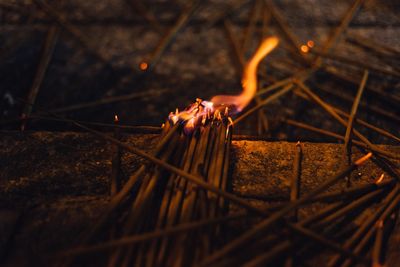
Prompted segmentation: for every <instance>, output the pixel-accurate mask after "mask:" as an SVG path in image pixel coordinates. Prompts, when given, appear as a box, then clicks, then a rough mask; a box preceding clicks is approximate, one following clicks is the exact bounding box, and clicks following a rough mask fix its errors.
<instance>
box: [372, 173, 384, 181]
mask: <svg viewBox="0 0 400 267" xmlns="http://www.w3.org/2000/svg"><path fill="white" fill-rule="evenodd" d="M384 178H385V174H383V173H382V174H381V176H380V177H379V178H378V179H376V180H375V182H374V183H375V184H380V183H382V181H383V179H384Z"/></svg>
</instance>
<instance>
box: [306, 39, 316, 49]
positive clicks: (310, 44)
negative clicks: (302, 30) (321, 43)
mask: <svg viewBox="0 0 400 267" xmlns="http://www.w3.org/2000/svg"><path fill="white" fill-rule="evenodd" d="M314 45H315V43H314V41H313V40H308V41H307V46H308V47H309V48H313V47H314Z"/></svg>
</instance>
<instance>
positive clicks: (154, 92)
mask: <svg viewBox="0 0 400 267" xmlns="http://www.w3.org/2000/svg"><path fill="white" fill-rule="evenodd" d="M167 91H168V90H167V89H161V90H148V91H142V92H135V93H131V94H127V95H119V96H111V97H106V98H102V99H99V100H96V101H92V102H86V103H80V104H74V105H71V106H67V107H61V108H56V109H53V110H51V112H53V113H61V112H70V111H76V110H80V109H85V108H92V107H97V106H101V105H106V104H111V103H116V102H122V101H129V100H132V99H136V98H141V97H146V96H158V95H161V94H164V93H166V92H167Z"/></svg>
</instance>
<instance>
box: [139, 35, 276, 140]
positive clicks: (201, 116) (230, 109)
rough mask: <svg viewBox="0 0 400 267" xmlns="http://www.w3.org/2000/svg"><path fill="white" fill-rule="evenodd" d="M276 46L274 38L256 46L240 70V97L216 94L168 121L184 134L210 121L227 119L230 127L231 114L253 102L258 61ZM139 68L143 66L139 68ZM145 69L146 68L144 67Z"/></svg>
mask: <svg viewBox="0 0 400 267" xmlns="http://www.w3.org/2000/svg"><path fill="white" fill-rule="evenodd" d="M278 43H279V40H278V38H277V37H270V38H267V39H265V40H264V41H263V42H262V43H261V45H260V46H259V47H258V49H257V51H256V52H255V54H254V55H253V57H252V58H251V59H250V60H249V61H248V62H247V64H246V67H245V68H244V71H243V77H242V86H243V91H242V93H241V94H239V95H218V96H214V97H213V98H212V99H211V101H205V100H202V99H199V98H198V99H196V102H195V103H193V104H192V105H190V106H189V107H187V108H186V109H185V110H183V111H181V112H179V110H178V109H176V110H175V112H171V113H170V114H169V116H168V119H169V121H170V122H172V123H173V124H176V123H182V124H184V131H185V132H186V133H190V132H192V131H193V130H194V129H196V128H197V127H199V126H201V125H205V124H206V123H207V122H209V121H213V122H215V121H217V122H218V121H222V120H223V119H226V120H227V122H228V125H229V126H232V125H233V121H232V119H231V118H230V117H229V115H230V113H236V112H240V111H242V110H243V109H244V108H245V107H246V106H247V105H248V104H249V103H250V101H251V100H252V99H253V97H254V95H255V94H256V91H257V68H258V65H259V63H260V62H261V60H262V59H263V58H264V57H265V56H267V55H268V54H269V53H270V52H271V51H272V50H273V49H274V48H275V47H276V46H277V45H278ZM140 67H141V68H142V66H140ZM146 67H147V65H146Z"/></svg>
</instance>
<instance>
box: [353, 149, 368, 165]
mask: <svg viewBox="0 0 400 267" xmlns="http://www.w3.org/2000/svg"><path fill="white" fill-rule="evenodd" d="M370 157H372V153H371V152H369V153H368V154H367V155H365V156H363V157H361V158H359V159H358V160H357V161H356V162H355V163H354V164H355V165H357V166H360V165H362V164H363V163H364V162H365V161H367V160H368V159H369V158H370Z"/></svg>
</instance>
